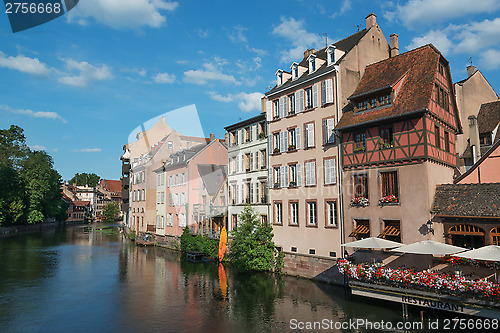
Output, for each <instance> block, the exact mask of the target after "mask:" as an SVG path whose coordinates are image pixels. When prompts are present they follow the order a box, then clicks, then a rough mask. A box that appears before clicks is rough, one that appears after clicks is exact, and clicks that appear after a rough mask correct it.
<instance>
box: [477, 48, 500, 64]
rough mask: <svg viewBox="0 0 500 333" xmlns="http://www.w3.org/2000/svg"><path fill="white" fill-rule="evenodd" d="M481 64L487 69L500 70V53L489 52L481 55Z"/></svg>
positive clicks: (497, 51) (495, 51) (496, 51)
mask: <svg viewBox="0 0 500 333" xmlns="http://www.w3.org/2000/svg"><path fill="white" fill-rule="evenodd" d="M481 64H482V65H483V66H484V67H485V68H487V69H496V68H500V51H499V50H493V49H490V50H487V51H485V52H483V54H482V55H481Z"/></svg>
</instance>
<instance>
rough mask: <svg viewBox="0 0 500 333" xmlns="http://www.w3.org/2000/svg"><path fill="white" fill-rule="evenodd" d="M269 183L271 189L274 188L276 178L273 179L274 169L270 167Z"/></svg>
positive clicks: (268, 173)
mask: <svg viewBox="0 0 500 333" xmlns="http://www.w3.org/2000/svg"><path fill="white" fill-rule="evenodd" d="M267 171H268V172H267V182H268V184H271V187H273V186H274V179H273V178H274V177H273V168H271V167H269V166H268V168H267Z"/></svg>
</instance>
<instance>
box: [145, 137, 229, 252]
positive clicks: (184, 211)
mask: <svg viewBox="0 0 500 333" xmlns="http://www.w3.org/2000/svg"><path fill="white" fill-rule="evenodd" d="M226 163H227V146H226V145H225V143H224V142H223V141H222V140H219V139H215V138H214V139H213V140H212V141H211V142H210V143H208V144H204V145H203V144H202V145H197V146H194V147H191V148H189V149H184V150H181V151H179V152H177V153H174V154H172V155H171V156H170V158H169V162H165V163H164V164H163V166H161V167H159V168H158V169H155V170H152V172H153V173H154V174H155V177H154V179H155V180H156V201H155V202H156V209H155V211H156V217H155V222H156V223H155V226H154V229H151V230H150V231H151V232H152V233H154V234H156V235H157V236H160V237H163V238H164V239H163V241H164V242H165V243H169V244H172V242H174V241H175V240H176V239H177V237H179V236H180V235H181V234H182V232H183V229H184V228H185V227H186V226H188V227H190V228H191V229H192V232H194V233H214V232H216V231H218V230H220V228H221V227H222V226H223V225H225V224H226V223H227V222H226V219H225V216H226V214H225V210H226V204H225V198H223V196H224V195H225V194H224V193H225V192H226V191H227V190H224V188H223V186H224V184H225V181H226V176H227V164H226ZM212 178H213V179H212ZM217 196H219V200H216V198H217ZM221 197H222V199H224V201H221ZM212 209H215V210H212ZM216 216H218V217H221V219H213V217H216Z"/></svg>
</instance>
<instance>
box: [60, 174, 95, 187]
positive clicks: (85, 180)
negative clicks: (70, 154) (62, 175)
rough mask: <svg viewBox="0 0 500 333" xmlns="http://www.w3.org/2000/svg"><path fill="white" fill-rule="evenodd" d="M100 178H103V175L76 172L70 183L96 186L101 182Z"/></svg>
mask: <svg viewBox="0 0 500 333" xmlns="http://www.w3.org/2000/svg"><path fill="white" fill-rule="evenodd" d="M99 180H101V177H99V176H98V175H96V174H95V173H86V172H83V173H76V174H75V175H74V176H73V178H71V179H70V180H69V182H68V183H69V184H76V185H78V186H85V185H87V186H89V187H96V186H97V184H99Z"/></svg>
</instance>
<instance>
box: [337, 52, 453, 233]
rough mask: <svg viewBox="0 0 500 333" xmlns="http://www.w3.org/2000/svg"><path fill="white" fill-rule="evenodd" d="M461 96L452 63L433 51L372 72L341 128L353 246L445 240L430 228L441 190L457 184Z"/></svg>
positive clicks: (373, 68)
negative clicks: (365, 241)
mask: <svg viewBox="0 0 500 333" xmlns="http://www.w3.org/2000/svg"><path fill="white" fill-rule="evenodd" d="M453 96H454V93H453V85H452V81H451V75H450V69H449V65H448V61H447V60H446V59H445V58H444V57H443V55H442V54H441V53H440V52H439V51H438V50H437V49H436V48H435V47H434V46H433V45H431V44H429V45H426V46H423V47H420V48H418V49H415V50H412V51H409V52H406V53H403V54H400V55H398V56H395V57H391V58H389V59H386V60H382V61H380V62H378V63H375V64H372V65H369V66H367V68H366V70H365V74H364V76H363V77H362V79H361V81H360V83H359V85H358V86H357V88H356V90H355V91H354V93H353V94H352V95H351V96H350V97H349V101H350V105H349V107H348V108H346V109H344V114H343V116H342V118H341V119H340V121H339V123H338V125H337V126H336V129H337V130H339V132H340V133H341V136H342V160H341V161H342V168H343V170H344V174H343V176H344V181H343V194H344V212H345V215H344V222H345V228H346V236H347V241H350V240H354V239H361V238H365V237H369V236H375V237H376V236H379V237H382V238H386V239H390V240H394V241H401V242H404V243H411V242H414V241H419V240H422V239H429V238H438V237H439V233H440V232H439V231H437V230H436V232H435V233H431V232H430V230H429V228H428V227H427V225H428V224H427V222H428V221H429V220H430V219H431V215H430V208H431V204H432V200H433V196H434V190H435V188H436V185H437V184H443V183H452V182H453V174H454V168H455V167H456V164H457V157H456V154H455V137H456V135H457V133H459V132H460V131H461V125H460V120H459V117H458V111H457V106H456V103H455V99H454V98H453ZM433 235H434V236H433ZM441 237H442V231H441Z"/></svg>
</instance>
